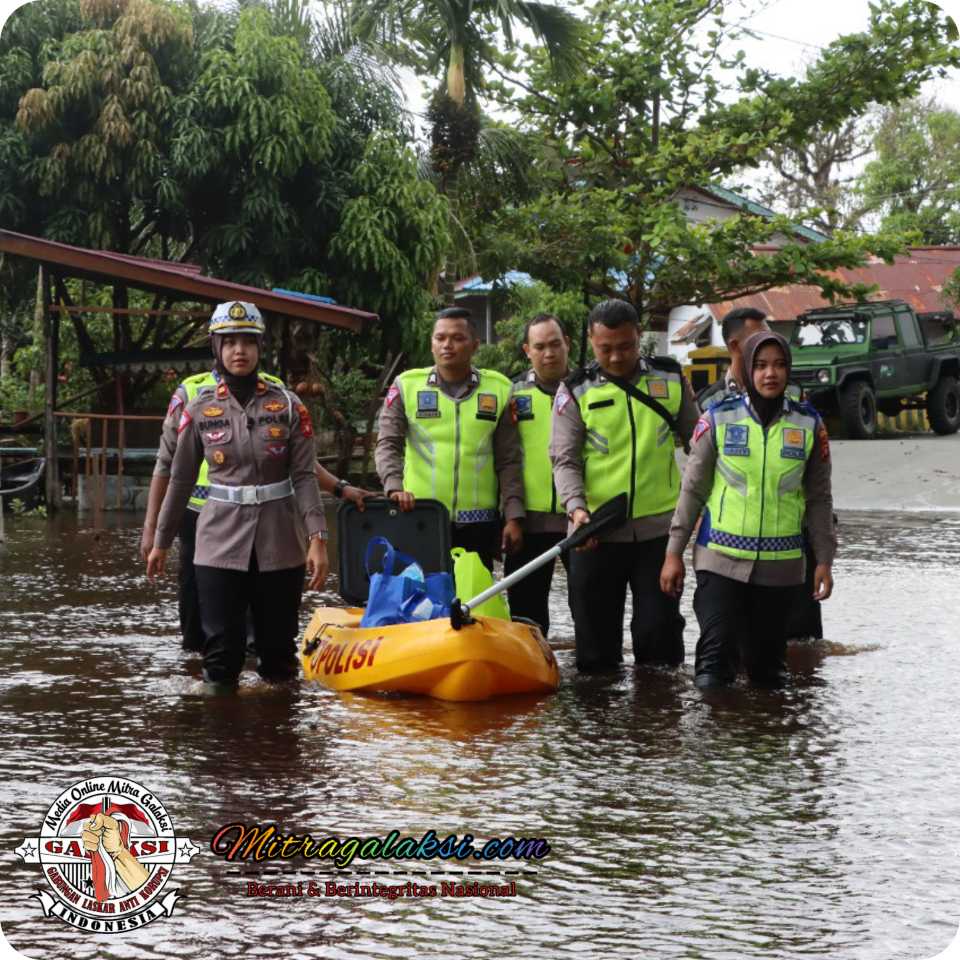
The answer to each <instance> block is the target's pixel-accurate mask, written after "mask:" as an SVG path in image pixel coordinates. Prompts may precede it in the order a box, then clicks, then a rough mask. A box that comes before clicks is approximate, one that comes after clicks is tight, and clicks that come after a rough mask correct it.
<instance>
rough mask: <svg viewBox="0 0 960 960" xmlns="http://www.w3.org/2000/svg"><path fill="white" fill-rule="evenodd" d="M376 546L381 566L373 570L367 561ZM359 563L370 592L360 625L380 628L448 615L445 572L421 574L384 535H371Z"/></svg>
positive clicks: (450, 593)
mask: <svg viewBox="0 0 960 960" xmlns="http://www.w3.org/2000/svg"><path fill="white" fill-rule="evenodd" d="M377 547H383V548H384V554H383V561H382V563H381V568H382V569H381V571H379V572H373V571H371V569H370V563H371V560H372V557H373V551H374V550H375V549H376V548H377ZM363 563H364V567H365V568H366V571H367V576H368V577H369V578H370V593H369V595H368V597H367V606H366V609H365V610H364V612H363V618H362V619H361V620H360V626H361V627H384V626H387V625H388V624H391V623H412V622H414V621H416V620H434V619H438V618H440V617H447V616H449V615H450V605H451V604H452V603H453V598H454V591H453V578H452V577H451V576H450V574H449V573H431V574H428V575H427V576H424V574H423V571H422V570H421V569H420V566H419V564H418V563H417V562H416V561H415V560H414V559H413V558H412V557H408V556H407V555H406V554H405V553H400V552H399V551H398V550H394V548H393V545H392V544H391V543H390V541H389V540H387V539H386V538H385V537H372V538H371V540H370V542H369V543H368V544H367V552H366V555H365V556H364V560H363ZM398 569H399V571H400V572H399V573H398V572H397V571H398Z"/></svg>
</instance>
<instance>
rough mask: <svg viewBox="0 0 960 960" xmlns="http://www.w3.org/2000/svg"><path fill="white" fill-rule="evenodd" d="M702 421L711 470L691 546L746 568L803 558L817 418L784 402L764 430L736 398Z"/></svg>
mask: <svg viewBox="0 0 960 960" xmlns="http://www.w3.org/2000/svg"><path fill="white" fill-rule="evenodd" d="M707 416H709V417H710V419H711V421H712V425H713V429H714V437H715V438H716V443H717V465H716V469H715V472H714V478H713V489H712V490H711V492H710V496H709V498H708V499H707V504H706V509H705V511H704V515H703V520H702V521H701V524H700V532H699V533H698V535H697V543H698V544H700V545H701V546H705V547H707V548H708V549H710V550H717V551H719V552H720V553H724V554H727V555H728V556H731V557H740V558H743V559H749V560H790V559H796V558H799V557H801V556H803V534H802V528H803V515H804V511H805V509H806V500H805V497H804V493H803V474H804V471H805V470H806V466H807V461H808V460H809V459H810V454H811V452H812V451H813V446H814V441H815V439H816V434H817V430H818V429H819V427H820V417H819V415H818V414H817V412H816V411H815V410H814V409H813V408H812V407H811V406H809V405H808V404H806V403H796V402H795V401H793V400H787V401H785V404H784V411H783V414H782V416H781V417H780V418H779V419H777V420H775V421H774V422H773V423H771V424H770V425H769V426H768V427H767V429H766V430H764V428H763V427H762V426H761V424H760V423H759V422H758V421H757V420H756V419H755V418H754V416H753V414H752V412H751V411H750V407H749V406H748V404H747V401H746V399H745V398H744V397H742V396H741V397H733V398H731V399H730V400H726V401H724V402H723V403H719V404H717V405H716V406H715V407H712V408H711V409H710V411H709V413H708V414H707Z"/></svg>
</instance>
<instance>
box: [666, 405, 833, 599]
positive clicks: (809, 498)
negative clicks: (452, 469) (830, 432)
mask: <svg viewBox="0 0 960 960" xmlns="http://www.w3.org/2000/svg"><path fill="white" fill-rule="evenodd" d="M694 435H695V437H696V439H695V440H694V441H693V445H692V447H691V449H690V457H689V459H688V460H687V465H686V467H685V468H684V471H683V480H682V482H681V487H680V499H679V500H678V501H677V509H676V510H675V511H674V514H673V520H672V522H671V524H670V540H669V542H668V543H667V553H672V554H675V555H676V556H682V554H683V551H684V548H685V547H686V545H687V542H688V541H689V539H690V535H691V533H692V532H693V529H694V527H695V526H696V523H697V520H698V519H699V518H700V514H701V512H702V511H703V507H704V504H706V502H707V500H708V499H709V498H710V493H711V491H712V490H713V478H714V471H715V468H716V463H717V437H716V433H715V431H714V429H713V426H712V422H711V420H710V419H709V416H708V415H704V416H703V417H701V419H700V421H699V423H698V424H697V429H696V431H695V434H694ZM803 492H804V497H805V499H806V503H807V508H806V516H805V519H804V529H805V530H806V534H807V536H808V537H809V538H810V543H811V546H812V547H813V553H814V556H815V557H816V558H817V563H831V564H832V563H833V557H834V554H835V553H836V551H837V535H836V531H835V529H834V525H833V494H832V492H831V484H830V440H829V438H828V436H827V430H826V427H824V426H823V423H822V422H821V423H820V426H819V428H818V430H817V436H816V437H814V441H813V451H812V453H811V454H810V459H809V460H808V461H807V466H806V469H805V470H804V472H803ZM805 567H806V560H805V558H804V557H797V558H795V559H793V560H747V559H744V558H741V557H731V556H728V555H727V554H725V553H721V552H720V551H719V550H711V549H709V548H708V547H703V546H700V545H699V544H695V545H694V548H693V568H694V569H695V570H708V571H710V572H711V573H719V574H720V575H721V576H724V577H729V578H730V579H731V580H739V581H741V582H742V583H756V584H759V585H762V586H768V587H784V586H790V585H791V584H797V583H803V579H804V573H805Z"/></svg>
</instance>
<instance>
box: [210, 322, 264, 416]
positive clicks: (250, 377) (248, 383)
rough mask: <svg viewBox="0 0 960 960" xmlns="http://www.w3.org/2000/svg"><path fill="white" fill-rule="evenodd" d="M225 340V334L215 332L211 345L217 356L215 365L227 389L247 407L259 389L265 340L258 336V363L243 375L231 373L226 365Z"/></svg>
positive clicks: (238, 401)
mask: <svg viewBox="0 0 960 960" xmlns="http://www.w3.org/2000/svg"><path fill="white" fill-rule="evenodd" d="M223 341H224V334H219V333H215V334H214V335H213V342H212V343H211V345H210V346H211V347H212V349H213V355H214V357H215V358H216V362H215V365H216V368H217V372H218V373H219V374H220V379H221V380H223V382H224V383H225V384H226V385H227V389H228V390H229V391H230V394H231V395H232V396H233V397H234V398H235V399H236V401H237V403H239V404H240V406H241V407H245V406H246V405H247V403H249V401H250V398H251V397H252V396H253V393H254V391H255V390H256V389H257V371H258V370H259V369H260V352H261V350H262V348H263V340H262V338H260V337H257V365H256V366H255V367H254V368H253V370H251V371H250V373H247V374H244V376H242V377H238V376H235V375H234V374H232V373H230V371H229V370H227V368H226V366H224V363H223Z"/></svg>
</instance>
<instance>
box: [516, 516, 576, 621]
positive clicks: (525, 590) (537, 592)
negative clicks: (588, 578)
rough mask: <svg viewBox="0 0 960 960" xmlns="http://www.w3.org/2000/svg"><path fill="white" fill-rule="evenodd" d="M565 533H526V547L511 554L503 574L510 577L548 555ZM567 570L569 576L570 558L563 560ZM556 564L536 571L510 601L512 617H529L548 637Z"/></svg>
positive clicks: (520, 586)
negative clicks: (545, 554) (523, 567)
mask: <svg viewBox="0 0 960 960" xmlns="http://www.w3.org/2000/svg"><path fill="white" fill-rule="evenodd" d="M564 536H565V534H562V533H524V535H523V547H522V548H521V549H520V551H519V552H517V553H514V554H507V556H506V557H505V558H504V561H503V572H504V575H505V576H508V577H509V576H510V574H511V573H513V572H514V571H515V570H519V569H520V568H521V567H522V566H523V565H524V564H525V563H529V562H530V561H531V560H533V559H534V558H535V557H539V556H540V554H541V553H546V552H547V551H548V550H549V549H550V548H551V547H555V546H556V545H557V544H558V543H559V542H560V541H561V540H562V539H563V538H564ZM561 560H562V562H563V565H564V567H566V568H567V571H568V572H569V570H570V567H569V565H568V562H567V554H563V555H562V556H561ZM555 564H556V560H551V561H550V562H549V563H545V564H544V565H543V566H542V567H540V568H539V569H537V570H534V571H533V573H531V574H529V575H528V576H527V577H525V578H524V579H523V580H521V581H520V582H519V583H517V584H514V585H513V586H512V587H510V588H509V589H508V590H507V596H508V597H509V599H510V615H511V616H513V617H525V618H526V619H527V620H533V621H534V622H535V623H539V624H540V630H541V632H542V633H543V635H544V636H547V634H548V633H549V632H550V584H551V583H552V582H553V568H554V566H555Z"/></svg>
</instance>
